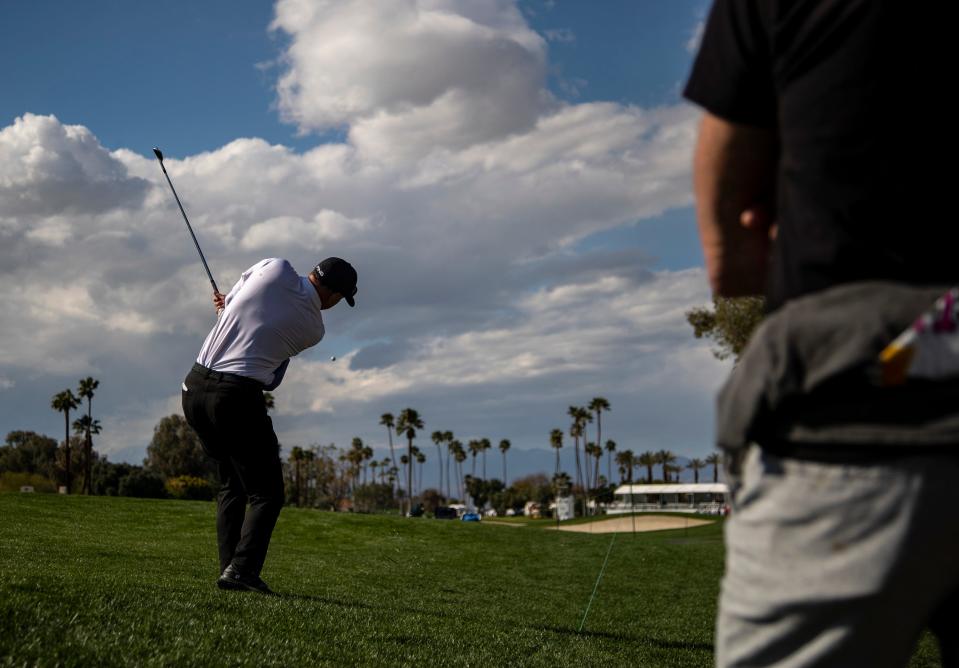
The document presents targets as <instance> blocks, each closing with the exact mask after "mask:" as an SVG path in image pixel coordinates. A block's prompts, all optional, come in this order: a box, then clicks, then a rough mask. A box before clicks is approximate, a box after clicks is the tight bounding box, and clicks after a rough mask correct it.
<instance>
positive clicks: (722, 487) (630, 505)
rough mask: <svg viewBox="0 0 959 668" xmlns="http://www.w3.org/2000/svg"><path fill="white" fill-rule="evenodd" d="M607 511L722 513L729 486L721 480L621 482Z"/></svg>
mask: <svg viewBox="0 0 959 668" xmlns="http://www.w3.org/2000/svg"><path fill="white" fill-rule="evenodd" d="M613 495H614V496H615V498H616V500H615V501H614V502H613V503H611V504H610V505H609V506H607V508H606V512H607V514H610V515H615V514H620V513H642V512H647V513H648V512H663V511H668V512H672V513H704V514H707V515H721V514H725V513H726V511H727V509H728V506H729V486H728V485H727V484H726V483H724V482H699V483H691V482H690V483H662V484H648V485H647V484H643V485H636V484H633V485H620V486H619V487H618V488H617V489H616V491H615V492H613Z"/></svg>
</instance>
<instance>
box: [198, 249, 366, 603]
mask: <svg viewBox="0 0 959 668" xmlns="http://www.w3.org/2000/svg"><path fill="white" fill-rule="evenodd" d="M355 294H356V270H354V269H353V266H352V265H350V263H349V262H346V261H345V260H341V259H340V258H336V257H329V258H327V259H325V260H323V261H322V262H320V263H319V264H318V265H316V267H315V268H314V269H313V271H312V272H310V274H309V275H308V276H300V275H298V274H297V273H296V271H295V270H294V269H293V267H292V266H291V265H290V263H289V262H287V261H286V260H281V259H277V258H271V259H267V260H262V261H260V262H258V263H256V264H255V265H253V266H252V267H250V268H249V269H247V270H246V271H245V272H243V275H242V276H240V280H239V281H237V283H236V285H234V286H233V289H232V290H230V292H229V294H227V295H226V296H225V297H224V295H222V294H221V293H219V292H216V291H214V293H213V304H214V306H216V310H217V315H218V319H217V322H216V324H215V325H214V326H213V329H212V330H211V331H210V333H209V334H208V335H207V337H206V341H204V343H203V348H202V349H201V350H200V354H199V356H198V357H197V360H196V363H195V364H194V365H193V369H192V370H191V371H190V373H189V374H188V375H187V377H186V380H185V381H184V382H183V388H182V389H183V414H184V415H185V417H186V420H187V422H188V423H189V424H190V426H191V427H193V429H194V430H195V431H196V433H197V434H198V435H199V437H200V441H201V442H202V444H203V449H204V451H205V452H206V454H207V455H209V456H210V457H212V458H213V459H214V460H215V461H216V465H217V471H218V473H219V477H220V483H221V488H220V492H219V494H218V496H217V509H216V533H217V543H218V545H219V551H220V572H221V575H220V578H219V580H217V586H219V587H220V588H221V589H239V590H250V591H257V592H261V593H264V594H269V593H272V592H270V588H269V587H267V585H266V583H265V582H263V580H261V579H260V571H261V570H262V568H263V562H264V560H265V559H266V551H267V548H268V547H269V545H270V536H271V535H272V533H273V527H274V526H275V524H276V519H277V517H278V516H279V514H280V509H281V508H282V507H283V501H284V491H283V473H282V468H281V465H280V452H279V448H280V446H279V442H278V441H277V439H276V434H275V433H274V432H273V422H272V421H271V420H270V417H269V416H268V415H267V412H266V404H265V402H264V399H263V391H264V390H272V389H274V388H276V387H277V386H278V385H279V384H280V382H281V381H282V380H283V375H284V373H285V372H286V368H287V365H288V364H289V362H290V357H292V356H293V355H296V354H298V353H300V352H301V351H303V350H306V349H307V348H309V347H311V346H314V345H316V344H317V343H319V342H320V340H321V339H322V338H323V334H324V328H323V318H322V315H321V313H320V312H321V311H323V310H325V309H328V308H333V307H334V306H336V305H337V304H338V303H339V302H340V300H341V299H345V300H346V303H347V304H349V305H350V306H354V301H353V296H354V295H355ZM248 502H249V504H250V509H249V512H248V511H247V508H246V506H247V503H248Z"/></svg>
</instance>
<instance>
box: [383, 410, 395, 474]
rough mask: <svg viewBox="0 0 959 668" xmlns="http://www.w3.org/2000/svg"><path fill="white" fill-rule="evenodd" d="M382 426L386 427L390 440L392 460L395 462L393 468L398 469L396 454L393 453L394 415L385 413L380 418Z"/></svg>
mask: <svg viewBox="0 0 959 668" xmlns="http://www.w3.org/2000/svg"><path fill="white" fill-rule="evenodd" d="M380 424H381V425H383V426H384V427H386V435H387V437H388V438H389V439H390V459H391V460H393V468H396V454H395V453H394V452H393V426H394V422H393V414H392V413H383V415H381V416H380Z"/></svg>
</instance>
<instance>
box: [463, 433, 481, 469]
mask: <svg viewBox="0 0 959 668" xmlns="http://www.w3.org/2000/svg"><path fill="white" fill-rule="evenodd" d="M466 447H467V448H468V449H469V451H470V456H472V457H473V470H472V472H471V474H470V475H472V476H473V477H474V478H475V477H476V455H478V454H479V452H480V450H481V449H482V448H483V446H482V445H480V442H479V441H477V440H475V439H474V440H471V441H470V442H469V443H467V444H466Z"/></svg>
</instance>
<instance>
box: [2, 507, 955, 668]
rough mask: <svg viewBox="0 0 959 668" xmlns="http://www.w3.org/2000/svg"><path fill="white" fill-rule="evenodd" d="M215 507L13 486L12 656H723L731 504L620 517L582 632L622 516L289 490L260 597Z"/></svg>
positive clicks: (5, 635) (6, 581) (8, 514)
mask: <svg viewBox="0 0 959 668" xmlns="http://www.w3.org/2000/svg"><path fill="white" fill-rule="evenodd" d="M213 518H214V506H213V504H212V503H206V502H187V501H152V500H140V499H127V498H108V497H80V496H71V497H65V496H57V495H41V494H29V495H27V494H24V495H18V494H0V665H17V666H19V665H34V664H39V665H51V666H52V665H64V666H71V665H76V666H101V665H102V666H113V665H118V666H119V665H135V666H143V665H176V666H190V665H199V666H206V665H283V666H297V665H336V666H344V665H356V664H360V665H403V664H405V665H410V664H412V665H435V666H449V665H472V666H506V665H511V666H512V665H537V666H539V665H541V666H556V665H561V666H587V665H592V666H601V665H607V666H623V665H633V666H677V667H684V668H685V667H688V666H709V665H712V654H713V619H714V616H715V613H716V597H717V595H718V592H719V579H720V576H721V574H722V561H723V546H722V522H721V521H717V522H716V523H714V524H711V525H709V526H702V527H692V528H689V529H688V530H685V531H684V530H682V529H680V530H676V531H659V532H650V533H643V534H636V535H635V536H632V535H629V534H619V535H616V538H615V543H614V544H613V547H612V551H611V552H610V553H609V561H608V564H607V566H606V570H605V573H604V575H603V579H602V581H601V582H600V584H599V587H598V589H597V590H596V596H595V600H594V601H593V603H592V607H591V609H590V612H589V617H588V619H587V620H586V624H585V627H584V628H583V631H582V632H581V633H580V632H578V629H579V626H580V622H581V620H582V617H583V613H584V610H585V608H586V605H587V602H588V601H589V598H590V594H591V592H592V591H593V588H594V585H595V583H596V578H597V575H598V574H599V571H600V568H601V566H602V564H603V560H604V558H605V557H606V554H607V551H608V550H609V547H610V541H611V540H613V534H597V535H590V534H583V533H567V532H555V531H542V530H538V528H535V527H521V528H516V527H510V526H496V525H490V524H483V523H464V522H459V521H442V520H430V519H423V518H420V519H407V518H400V517H395V516H382V515H352V514H342V513H327V512H320V511H313V510H305V509H302V510H301V509H297V508H286V509H284V510H283V513H282V514H281V516H280V520H279V523H278V525H277V529H276V532H275V534H274V540H273V544H272V547H271V549H270V555H269V557H268V559H267V564H266V567H265V569H264V571H263V574H262V575H263V578H264V579H265V580H266V581H267V582H268V583H269V584H270V586H271V587H272V588H273V589H274V590H275V591H276V592H277V593H278V594H279V595H278V596H275V597H265V596H260V595H256V594H250V593H237V592H224V591H220V590H218V589H217V588H216V586H215V584H214V583H215V580H216V577H217V575H218V572H217V570H218V567H217V558H216V541H215V535H214V525H213ZM937 657H938V654H937V650H936V648H935V645H934V643H933V642H932V640H931V639H930V638H929V637H926V638H924V640H923V643H922V646H921V647H920V651H919V653H918V654H917V656H916V657H915V658H914V660H913V663H912V665H913V666H935V665H938V658H937Z"/></svg>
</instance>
